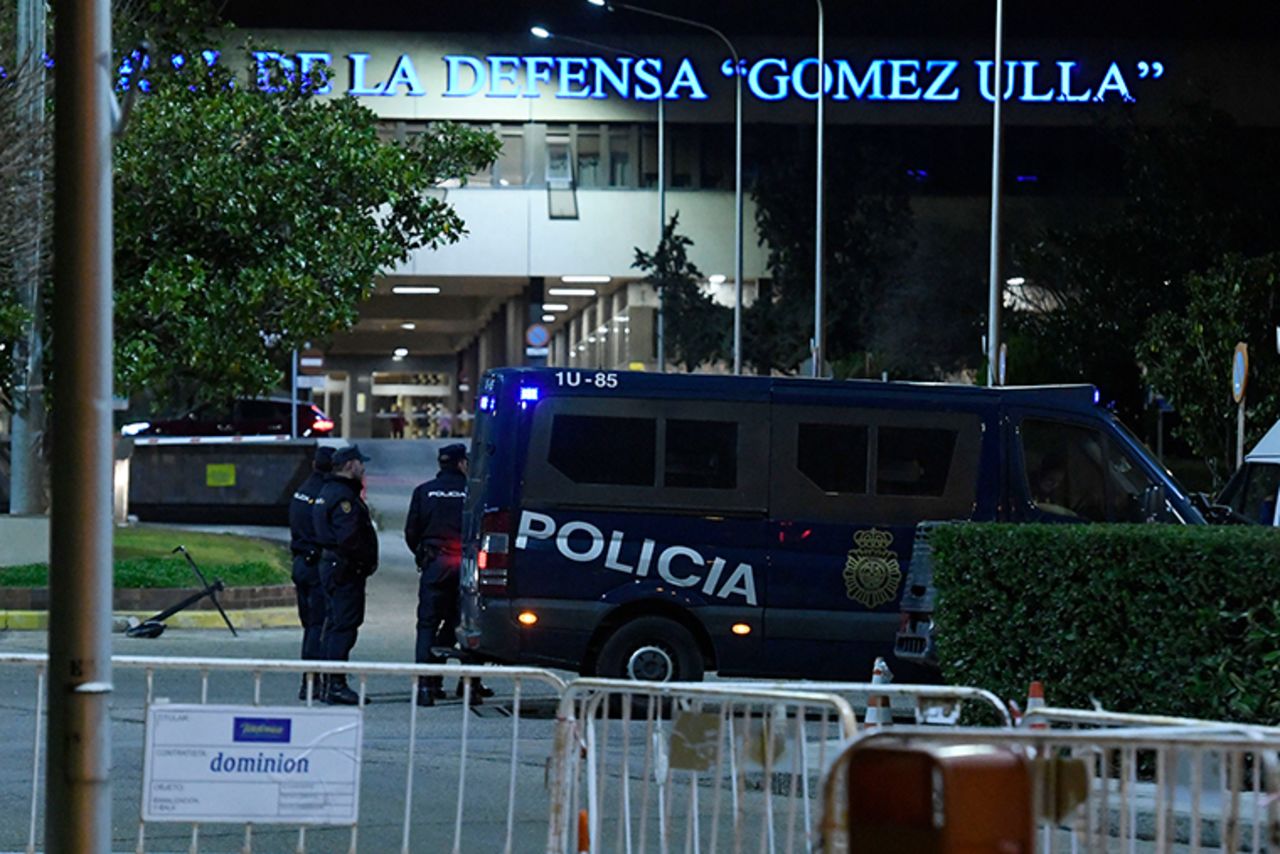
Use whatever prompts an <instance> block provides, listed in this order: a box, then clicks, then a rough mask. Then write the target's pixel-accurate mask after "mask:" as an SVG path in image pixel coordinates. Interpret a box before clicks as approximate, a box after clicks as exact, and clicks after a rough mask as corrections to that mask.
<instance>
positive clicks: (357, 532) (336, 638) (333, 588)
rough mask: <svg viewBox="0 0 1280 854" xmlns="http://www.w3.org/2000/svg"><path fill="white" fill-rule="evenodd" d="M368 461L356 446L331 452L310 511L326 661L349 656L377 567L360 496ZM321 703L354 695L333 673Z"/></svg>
mask: <svg viewBox="0 0 1280 854" xmlns="http://www.w3.org/2000/svg"><path fill="white" fill-rule="evenodd" d="M368 459H369V458H368V457H366V456H365V455H364V454H362V453H360V448H359V446H358V445H350V446H348V447H345V448H339V449H338V450H337V451H335V452H334V455H333V471H332V472H330V473H329V475H328V476H327V477H326V478H325V479H324V486H322V487H321V488H320V494H319V495H318V496H317V497H316V500H315V504H314V505H313V509H312V518H313V519H314V520H315V526H316V540H317V541H318V542H319V543H320V582H321V584H322V585H323V587H324V594H325V602H326V605H327V606H328V617H327V618H326V620H325V625H324V638H323V640H322V641H321V647H322V650H323V652H322V656H321V657H322V658H324V659H326V660H329V661H346V660H348V658H349V656H350V655H351V648H352V647H353V646H355V645H356V634H357V632H358V631H359V629H360V624H361V623H363V622H364V589H365V581H366V580H367V579H368V578H369V576H371V575H373V573H374V572H376V571H377V569H378V535H377V532H376V531H375V530H374V528H373V520H372V519H371V518H370V517H369V508H368V506H367V505H366V504H365V503H364V500H363V499H362V498H361V497H360V490H361V487H362V486H363V485H364V464H365V462H366V461H368ZM325 702H327V703H330V704H335V703H336V704H341V705H344V706H354V705H357V704H358V703H359V702H360V697H359V695H358V694H356V692H355V691H353V690H351V688H349V687H348V686H347V677H346V676H345V675H333V676H330V677H329V679H328V685H327V687H326V689H325Z"/></svg>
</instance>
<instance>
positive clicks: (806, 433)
mask: <svg viewBox="0 0 1280 854" xmlns="http://www.w3.org/2000/svg"><path fill="white" fill-rule="evenodd" d="M796 468H798V469H800V472H801V474H803V475H804V476H805V477H807V478H808V479H809V480H811V481H813V484H814V485H815V486H817V487H818V488H819V489H821V490H822V491H823V492H826V493H831V494H844V495H866V493H867V428H866V427H863V426H858V425H852V424H850V425H845V424H813V423H810V424H800V425H799V430H798V433H797V439H796Z"/></svg>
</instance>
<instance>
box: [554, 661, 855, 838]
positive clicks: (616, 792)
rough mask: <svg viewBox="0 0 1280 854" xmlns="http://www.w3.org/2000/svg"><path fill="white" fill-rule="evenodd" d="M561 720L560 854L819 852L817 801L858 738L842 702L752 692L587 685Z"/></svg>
mask: <svg viewBox="0 0 1280 854" xmlns="http://www.w3.org/2000/svg"><path fill="white" fill-rule="evenodd" d="M557 718H558V724H559V728H558V730H557V733H556V745H555V752H554V754H553V756H552V763H551V779H552V797H551V818H550V825H549V828H548V834H547V852H548V854H563V852H580V851H589V852H591V854H597V852H601V851H618V852H628V854H630V852H633V851H639V852H648V851H659V852H667V851H670V850H671V848H672V847H673V846H675V847H679V848H681V849H682V850H685V851H690V852H701V851H704V850H705V851H709V852H713V851H722V850H733V851H742V850H760V851H770V852H772V851H774V850H787V851H794V850H797V849H798V850H805V851H811V850H812V849H813V843H814V841H815V838H816V837H815V833H816V828H815V824H814V818H813V816H812V807H811V804H810V792H811V790H812V791H814V793H815V794H816V791H817V789H818V787H819V784H818V783H817V778H818V776H819V775H820V774H821V772H822V769H823V768H825V766H826V765H827V764H828V763H829V762H830V761H831V760H832V759H834V757H835V755H836V753H837V752H838V750H839V745H840V744H843V743H844V742H845V741H847V739H848V738H849V737H851V736H852V735H853V734H854V732H855V731H856V729H857V719H856V717H855V716H854V712H853V709H852V707H850V705H849V703H848V702H847V701H846V700H844V699H843V698H841V697H839V696H836V695H835V694H832V693H826V692H821V691H797V690H780V689H776V688H768V687H757V686H755V685H751V684H742V683H701V682H698V683H653V682H625V681H617V680H605V679H579V680H576V681H574V682H571V683H570V684H569V685H568V687H567V688H566V689H565V692H564V693H563V695H562V697H561V701H560V709H559V712H558V713H557ZM833 739H838V744H837V746H836V747H834V748H829V744H830V742H831V741H832V740H833ZM828 751H829V752H830V755H829V756H828ZM811 777H812V778H813V779H811ZM704 799H705V800H709V801H710V806H709V812H707V811H706V809H704V807H703V806H702V802H703V800H704ZM575 827H577V828H578V838H577V839H576V840H575V839H574V838H573V830H574V828H575ZM583 837H585V838H583ZM780 843H781V844H784V847H783V848H779V847H778V846H779V845H780Z"/></svg>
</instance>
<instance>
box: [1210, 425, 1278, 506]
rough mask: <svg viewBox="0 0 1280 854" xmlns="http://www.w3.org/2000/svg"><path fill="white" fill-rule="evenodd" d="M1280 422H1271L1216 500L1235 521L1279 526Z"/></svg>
mask: <svg viewBox="0 0 1280 854" xmlns="http://www.w3.org/2000/svg"><path fill="white" fill-rule="evenodd" d="M1278 496H1280V422H1277V423H1276V424H1274V425H1272V427H1271V429H1270V430H1268V431H1267V435H1265V436H1263V437H1262V441H1260V442H1258V444H1257V445H1256V446H1254V449H1253V450H1252V451H1250V452H1249V453H1248V455H1246V456H1245V458H1244V465H1242V466H1240V468H1239V469H1237V470H1236V473H1235V474H1234V475H1232V476H1231V480H1229V481H1227V485H1226V486H1225V487H1223V489H1222V494H1221V495H1219V496H1218V500H1217V503H1218V504H1219V505H1221V506H1223V507H1230V508H1231V511H1232V517H1233V520H1234V521H1240V522H1245V521H1248V522H1252V523H1254V524H1256V525H1280V500H1277V498H1278Z"/></svg>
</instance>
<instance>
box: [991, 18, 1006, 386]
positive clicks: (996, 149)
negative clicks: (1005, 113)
mask: <svg viewBox="0 0 1280 854" xmlns="http://www.w3.org/2000/svg"><path fill="white" fill-rule="evenodd" d="M1003 72H1004V0H996V52H995V61H994V62H993V63H992V67H991V78H992V80H991V95H992V102H993V104H994V106H993V107H992V112H991V260H990V280H989V282H988V293H987V385H989V386H990V385H995V384H996V361H997V360H998V359H999V358H1000V307H1001V301H1002V300H1001V296H1002V293H1001V291H1002V288H1001V285H1000V159H1001V158H1000V155H1001V144H1002V140H1001V138H1000V105H1001V102H1002V101H1003V100H1004V75H1003Z"/></svg>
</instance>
